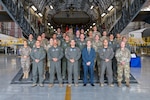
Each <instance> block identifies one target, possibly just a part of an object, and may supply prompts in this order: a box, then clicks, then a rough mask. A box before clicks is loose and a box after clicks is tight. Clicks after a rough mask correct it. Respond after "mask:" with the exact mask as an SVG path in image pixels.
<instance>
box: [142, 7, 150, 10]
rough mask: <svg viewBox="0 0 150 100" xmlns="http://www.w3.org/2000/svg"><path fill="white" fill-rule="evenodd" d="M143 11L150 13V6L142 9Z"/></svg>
mask: <svg viewBox="0 0 150 100" xmlns="http://www.w3.org/2000/svg"><path fill="white" fill-rule="evenodd" d="M141 11H150V6H148V7H145V8H142V9H141Z"/></svg>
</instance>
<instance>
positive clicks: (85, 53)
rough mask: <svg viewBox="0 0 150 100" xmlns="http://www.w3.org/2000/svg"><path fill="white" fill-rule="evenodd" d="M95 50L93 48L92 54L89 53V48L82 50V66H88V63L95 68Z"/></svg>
mask: <svg viewBox="0 0 150 100" xmlns="http://www.w3.org/2000/svg"><path fill="white" fill-rule="evenodd" d="M95 55H96V53H95V50H94V49H93V48H92V47H91V50H90V53H88V50H87V47H85V48H83V50H82V60H83V61H82V64H83V65H84V66H86V63H87V62H89V61H90V62H91V65H90V66H94V59H95Z"/></svg>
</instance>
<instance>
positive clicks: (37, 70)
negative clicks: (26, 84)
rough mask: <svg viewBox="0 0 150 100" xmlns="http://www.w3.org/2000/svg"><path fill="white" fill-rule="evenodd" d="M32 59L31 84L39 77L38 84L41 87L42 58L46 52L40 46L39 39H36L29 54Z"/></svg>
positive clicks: (42, 78)
mask: <svg viewBox="0 0 150 100" xmlns="http://www.w3.org/2000/svg"><path fill="white" fill-rule="evenodd" d="M30 56H31V58H32V60H33V62H32V63H33V67H32V74H33V84H32V86H36V85H37V81H38V78H39V86H41V87H43V86H44V85H43V81H44V77H43V74H44V60H45V56H46V52H45V50H44V48H43V47H42V46H41V44H40V41H38V40H37V41H36V43H35V47H34V48H33V49H32V50H31V54H30Z"/></svg>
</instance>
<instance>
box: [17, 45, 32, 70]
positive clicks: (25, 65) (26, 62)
mask: <svg viewBox="0 0 150 100" xmlns="http://www.w3.org/2000/svg"><path fill="white" fill-rule="evenodd" d="M19 52H20V55H21V67H22V69H23V72H29V71H30V52H31V48H30V47H26V48H25V47H21V48H20V49H19ZM24 56H27V58H24Z"/></svg>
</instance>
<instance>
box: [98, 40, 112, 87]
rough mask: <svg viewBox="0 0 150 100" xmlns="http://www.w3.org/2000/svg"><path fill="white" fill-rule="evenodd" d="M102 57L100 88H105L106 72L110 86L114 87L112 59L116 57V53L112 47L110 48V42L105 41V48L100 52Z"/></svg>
mask: <svg viewBox="0 0 150 100" xmlns="http://www.w3.org/2000/svg"><path fill="white" fill-rule="evenodd" d="M98 53H99V57H100V61H101V62H100V65H101V66H100V67H101V68H100V69H101V70H100V86H101V87H103V86H104V75H105V71H106V76H107V79H108V85H109V86H111V87H112V86H113V84H112V83H113V73H112V58H113V57H114V52H113V49H112V48H111V47H109V46H108V40H107V39H104V40H103V47H102V48H101V49H99V50H98Z"/></svg>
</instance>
